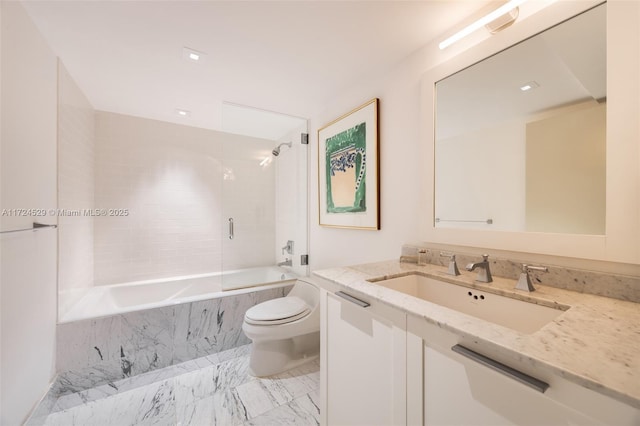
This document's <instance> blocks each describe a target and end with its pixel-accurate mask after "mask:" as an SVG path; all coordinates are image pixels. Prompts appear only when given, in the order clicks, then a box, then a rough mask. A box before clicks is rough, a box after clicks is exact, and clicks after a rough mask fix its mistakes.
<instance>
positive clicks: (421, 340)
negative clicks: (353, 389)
mask: <svg viewBox="0 0 640 426" xmlns="http://www.w3.org/2000/svg"><path fill="white" fill-rule="evenodd" d="M407 327H408V335H407V354H408V358H407V360H408V363H407V377H408V389H407V394H408V395H409V398H408V400H407V424H424V425H478V426H480V425H491V426H496V425H638V424H640V423H639V422H640V417H639V416H640V412H639V411H638V410H636V409H633V408H632V407H630V406H627V405H625V404H622V403H620V402H618V401H616V400H613V399H611V398H608V397H606V396H604V395H601V394H598V393H596V392H593V391H590V390H588V389H586V388H583V387H581V386H578V385H576V384H573V383H571V382H568V381H567V380H565V379H562V378H560V377H558V376H554V375H552V374H549V373H543V372H541V371H540V370H539V369H532V368H530V367H527V366H526V363H524V362H520V361H518V360H512V359H506V360H505V359H504V358H503V359H501V360H495V357H494V356H490V357H489V362H490V363H491V362H497V367H493V368H492V367H488V366H487V365H485V364H483V363H482V362H483V361H484V362H486V361H487V359H486V358H485V359H482V358H480V361H478V359H477V358H475V359H474V358H469V357H468V356H472V357H475V356H476V355H478V352H480V351H481V350H482V349H477V350H474V347H473V346H474V343H473V339H466V340H464V339H462V338H460V337H458V336H455V335H454V334H452V333H448V332H446V331H444V330H442V329H440V328H438V327H437V326H434V325H432V324H429V323H427V322H426V321H424V320H421V319H417V318H413V317H411V316H409V317H408V319H407ZM465 341H468V343H464V342H465ZM461 342H462V343H461ZM459 344H461V346H463V347H466V348H469V349H471V350H472V351H473V352H476V353H475V354H473V353H471V354H467V355H466V356H465V355H461V354H459V353H457V352H454V351H453V350H452V347H454V346H455V345H459ZM485 351H486V350H485ZM482 355H484V356H487V355H490V354H487V353H484V354H481V356H482ZM499 358H500V357H499ZM500 361H502V362H500ZM505 367H506V369H507V370H508V369H509V368H511V369H512V370H511V371H510V373H511V374H513V375H520V374H523V376H520V379H521V381H518V380H517V379H516V378H514V377H513V376H509V375H505V374H504V373H501V372H500V371H504V369H505ZM524 370H527V371H524ZM524 376H527V377H524ZM523 377H524V378H523ZM530 380H533V381H534V384H535V385H541V383H535V381H536V380H538V381H541V382H543V383H545V384H548V385H549V387H548V388H546V389H544V393H543V392H541V391H540V390H541V389H538V390H536V389H534V388H532V387H529V386H528V385H526V384H523V382H525V383H527V382H529V381H530ZM415 395H419V396H420V397H415Z"/></svg>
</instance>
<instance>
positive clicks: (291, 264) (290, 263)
mask: <svg viewBox="0 0 640 426" xmlns="http://www.w3.org/2000/svg"><path fill="white" fill-rule="evenodd" d="M277 266H293V262H292V261H291V259H289V258H285V260H284V262H278V263H277Z"/></svg>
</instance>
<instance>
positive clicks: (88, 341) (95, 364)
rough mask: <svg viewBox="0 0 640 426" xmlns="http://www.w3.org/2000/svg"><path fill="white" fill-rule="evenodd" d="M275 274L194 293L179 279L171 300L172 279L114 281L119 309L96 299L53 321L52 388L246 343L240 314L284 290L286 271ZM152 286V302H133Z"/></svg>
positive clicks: (109, 378)
mask: <svg viewBox="0 0 640 426" xmlns="http://www.w3.org/2000/svg"><path fill="white" fill-rule="evenodd" d="M252 272H255V271H252ZM280 277H282V278H283V280H281V281H279V282H276V283H273V281H272V283H271V284H267V285H261V286H258V287H249V288H237V289H234V290H230V291H215V292H207V293H203V294H202V293H201V294H198V295H193V294H191V293H190V292H191V291H195V290H196V287H198V286H202V284H201V283H198V282H194V281H189V280H186V281H189V282H182V284H186V286H184V287H183V289H184V292H183V293H182V295H183V296H184V297H173V298H172V297H167V295H168V294H170V293H171V292H173V294H174V295H175V289H176V288H177V287H176V286H175V282H168V281H164V282H162V284H166V285H165V286H164V287H163V288H161V289H159V290H158V289H155V290H154V289H151V288H146V287H144V286H147V285H148V284H149V283H143V284H140V283H135V284H133V285H131V286H130V287H129V288H125V287H126V286H123V285H118V286H117V287H119V288H118V290H122V291H121V294H118V295H117V296H115V297H120V298H121V300H120V302H119V303H120V306H119V309H120V310H118V311H116V312H113V313H111V314H106V312H105V311H104V309H103V307H101V306H100V305H99V304H94V305H88V306H86V307H85V308H83V309H84V311H83V312H93V314H94V315H95V317H94V318H86V317H85V318H82V316H78V317H77V318H78V319H75V320H70V319H69V318H70V317H69V316H66V317H65V318H64V319H65V322H60V323H59V324H58V326H57V361H56V370H57V372H58V376H57V379H56V382H55V383H54V389H55V390H56V392H55V393H57V394H58V395H64V394H68V393H74V392H79V391H82V390H85V389H89V388H92V387H95V386H98V385H102V384H108V383H112V382H114V381H117V380H121V379H123V378H126V377H131V376H135V375H138V374H142V373H147V372H150V371H153V370H156V369H160V368H164V367H167V366H170V365H174V364H178V363H182V362H185V361H189V360H192V359H196V358H201V357H204V356H207V355H211V354H214V353H217V352H221V351H225V350H228V349H232V348H235V347H238V346H241V345H245V344H247V343H249V342H250V340H249V339H248V338H247V337H246V336H245V335H244V333H243V332H242V321H243V319H244V314H245V312H246V310H247V309H249V308H250V307H252V306H254V305H256V304H258V303H261V302H264V301H266V300H270V299H275V298H278V297H283V296H285V295H286V294H287V293H288V292H289V290H290V289H291V287H292V286H293V283H294V277H293V276H292V275H289V276H283V275H282V274H278V278H280ZM177 281H180V280H177ZM182 281H184V280H182ZM167 283H168V284H167ZM114 287H116V286H114ZM154 291H155V293H156V294H155V296H152V297H156V299H158V297H157V296H158V294H160V296H163V297H160V298H159V299H161V301H160V302H158V300H155V301H153V302H149V303H147V299H145V302H144V303H133V302H140V299H141V298H143V296H147V295H145V293H154ZM127 293H128V294H127ZM187 294H188V295H187ZM110 297H114V296H113V294H112V295H110ZM103 302H104V304H106V305H109V304H112V303H113V301H111V300H107V301H106V302H105V301H103ZM158 305H159V306H158ZM163 305H164V306H163ZM101 309H102V310H101ZM79 318H82V319H79Z"/></svg>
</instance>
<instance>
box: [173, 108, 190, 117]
mask: <svg viewBox="0 0 640 426" xmlns="http://www.w3.org/2000/svg"><path fill="white" fill-rule="evenodd" d="M176 114H178V115H179V116H180V117H189V116H191V111H187V110H186V109H176Z"/></svg>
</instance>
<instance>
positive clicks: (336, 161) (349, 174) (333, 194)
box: [325, 122, 367, 213]
mask: <svg viewBox="0 0 640 426" xmlns="http://www.w3.org/2000/svg"><path fill="white" fill-rule="evenodd" d="M366 130H367V126H366V123H364V122H363V123H360V124H357V125H355V126H354V127H351V128H349V129H347V130H345V131H343V132H341V133H338V134H336V135H334V136H331V137H330V138H327V139H326V149H325V160H326V162H325V166H326V175H325V176H326V192H327V193H326V196H327V213H359V212H366V211H367V200H366V188H365V181H366V179H365V177H366V141H367V137H366V136H367V135H366Z"/></svg>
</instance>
